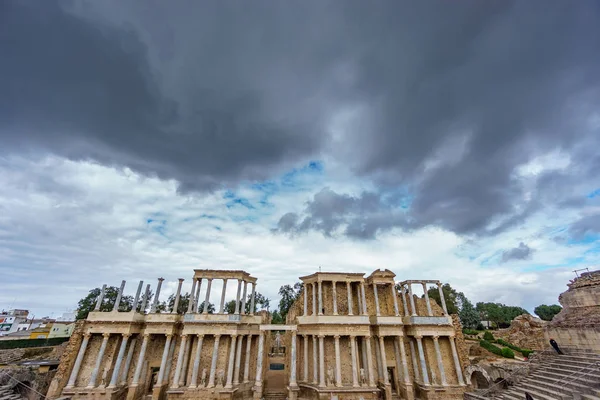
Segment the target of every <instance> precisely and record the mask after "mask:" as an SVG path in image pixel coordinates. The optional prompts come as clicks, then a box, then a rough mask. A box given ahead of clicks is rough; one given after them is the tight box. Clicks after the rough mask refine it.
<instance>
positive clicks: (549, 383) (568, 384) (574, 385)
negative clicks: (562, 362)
mask: <svg viewBox="0 0 600 400" xmlns="http://www.w3.org/2000/svg"><path fill="white" fill-rule="evenodd" d="M523 382H530V383H533V384H534V385H538V386H541V387H544V388H547V389H548V390H550V391H551V392H553V393H571V392H572V391H573V390H575V391H576V392H578V393H593V389H592V388H591V387H590V385H589V383H584V382H574V381H573V380H568V381H564V382H559V381H556V380H554V379H552V380H546V379H544V376H542V377H538V376H533V377H531V378H528V379H526V380H524V381H523Z"/></svg>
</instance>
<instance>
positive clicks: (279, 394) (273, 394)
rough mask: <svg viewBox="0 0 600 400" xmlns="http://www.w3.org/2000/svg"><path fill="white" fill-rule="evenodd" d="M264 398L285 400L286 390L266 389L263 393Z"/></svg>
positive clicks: (266, 399) (267, 399)
mask: <svg viewBox="0 0 600 400" xmlns="http://www.w3.org/2000/svg"><path fill="white" fill-rule="evenodd" d="M263 397H264V399H265V400H285V399H287V397H288V392H287V390H278V391H268V392H265V393H264V396H263Z"/></svg>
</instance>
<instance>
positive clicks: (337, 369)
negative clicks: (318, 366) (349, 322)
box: [333, 335, 342, 387]
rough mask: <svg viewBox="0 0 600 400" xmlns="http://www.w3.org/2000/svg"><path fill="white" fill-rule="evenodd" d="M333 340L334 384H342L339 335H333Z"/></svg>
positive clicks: (338, 385)
mask: <svg viewBox="0 0 600 400" xmlns="http://www.w3.org/2000/svg"><path fill="white" fill-rule="evenodd" d="M333 339H334V340H335V386H337V387H340V386H342V361H341V359H340V335H335V336H334V337H333Z"/></svg>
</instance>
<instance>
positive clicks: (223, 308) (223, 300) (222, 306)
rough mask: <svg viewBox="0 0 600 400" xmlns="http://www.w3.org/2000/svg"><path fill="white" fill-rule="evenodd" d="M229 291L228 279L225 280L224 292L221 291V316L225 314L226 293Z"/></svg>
mask: <svg viewBox="0 0 600 400" xmlns="http://www.w3.org/2000/svg"><path fill="white" fill-rule="evenodd" d="M226 291H227V278H225V279H223V290H221V305H220V306H219V314H223V313H224V312H225V292H226Z"/></svg>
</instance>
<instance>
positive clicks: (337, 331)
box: [50, 270, 464, 400]
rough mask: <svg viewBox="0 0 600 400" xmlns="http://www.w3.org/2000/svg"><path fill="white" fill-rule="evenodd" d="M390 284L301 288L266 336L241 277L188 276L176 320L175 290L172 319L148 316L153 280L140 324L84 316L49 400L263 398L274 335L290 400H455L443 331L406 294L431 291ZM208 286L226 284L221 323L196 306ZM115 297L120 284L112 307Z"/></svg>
mask: <svg viewBox="0 0 600 400" xmlns="http://www.w3.org/2000/svg"><path fill="white" fill-rule="evenodd" d="M394 278H395V275H394V273H393V272H391V271H389V270H376V271H375V272H373V273H372V274H371V275H370V276H368V277H367V278H365V277H364V274H362V273H337V272H319V273H315V274H312V275H308V276H305V277H302V278H300V279H301V280H302V281H303V283H304V289H303V291H302V293H301V295H300V298H299V299H298V300H297V302H296V303H295V304H294V305H293V306H292V309H290V312H289V313H288V324H287V325H271V324H269V323H268V322H269V320H268V318H269V316H268V314H267V313H266V312H264V311H263V312H258V313H255V311H254V295H255V289H256V282H257V279H256V278H254V277H252V276H251V275H250V274H248V273H246V272H244V271H218V270H194V275H193V278H192V279H193V281H192V291H191V298H190V302H189V307H188V308H187V311H186V313H184V314H183V315H182V314H177V309H178V303H179V300H180V295H181V287H182V283H183V279H179V285H178V288H177V292H176V296H175V302H174V303H175V304H174V305H173V307H172V309H171V310H170V312H162V313H159V312H157V305H158V301H159V296H160V289H161V286H162V283H163V281H164V279H163V278H160V279H159V280H158V285H157V288H156V295H155V298H154V301H153V304H152V305H151V311H150V313H148V314H144V313H141V312H136V311H131V312H119V311H117V310H118V304H117V305H115V308H114V309H113V311H111V312H99V311H94V312H91V313H90V315H89V317H88V319H87V320H86V321H85V322H84V324H83V327H82V330H81V331H80V332H81V334H78V335H74V339H73V340H77V341H78V343H80V345H79V346H78V347H77V348H76V354H74V353H73V354H72V358H70V359H69V360H68V361H67V362H66V364H67V365H72V367H71V369H70V370H68V371H66V372H68V379H66V378H64V379H63V380H62V381H60V379H59V378H57V379H59V381H60V382H63V383H62V384H59V383H56V384H55V385H54V387H55V391H54V393H55V394H56V395H60V394H62V395H65V396H70V397H72V398H73V399H83V398H107V399H108V398H110V399H116V398H127V399H128V400H137V399H145V398H146V396H149V395H151V396H152V398H153V399H156V400H161V399H182V400H183V399H192V398H202V399H207V400H208V399H213V398H216V397H219V398H221V399H223V400H225V399H229V400H234V399H235V400H238V399H246V398H254V399H255V400H258V399H261V398H262V397H263V393H264V387H265V382H264V377H265V374H266V368H267V357H268V354H267V353H268V351H267V350H266V348H267V346H268V345H269V343H270V342H269V336H267V335H270V332H271V331H273V330H276V331H282V332H285V336H286V343H287V345H286V346H289V351H286V353H285V357H286V365H287V367H286V370H287V377H288V379H287V381H286V385H287V390H288V392H289V395H288V398H289V399H290V400H295V399H296V398H298V397H302V398H306V399H309V398H311V399H317V398H323V397H327V398H329V396H331V395H338V396H340V395H341V396H343V397H344V398H345V399H346V398H347V399H349V400H358V399H359V398H361V397H362V398H363V399H371V400H375V399H377V398H378V396H379V395H378V394H379V393H383V394H384V397H385V399H387V400H391V398H392V396H393V391H395V392H397V395H398V396H400V398H406V399H413V398H415V396H416V397H419V398H422V399H433V398H439V396H440V394H442V393H443V394H445V395H446V398H456V399H458V398H460V397H461V394H462V392H464V380H463V375H462V370H461V367H460V360H459V358H458V355H457V352H456V345H455V337H456V335H455V331H454V329H455V328H454V326H453V325H452V319H451V318H450V317H449V316H448V315H447V312H446V311H445V310H441V309H440V308H439V307H438V306H437V305H436V304H435V302H433V303H432V302H430V300H429V299H428V297H427V296H425V298H424V299H419V298H416V296H412V291H411V285H412V284H420V285H423V287H424V288H426V285H429V284H436V285H438V287H441V284H440V283H439V282H438V281H404V282H401V283H400V284H399V285H398V286H397V283H396V282H395V280H394ZM215 279H222V280H223V283H224V284H223V289H222V292H221V304H220V307H219V312H217V313H214V314H210V313H208V311H207V307H204V308H201V307H200V305H201V304H202V301H204V304H205V305H206V304H208V299H209V298H210V291H211V289H212V281H213V280H215ZM232 280H233V281H234V282H237V290H236V309H235V312H234V313H233V314H227V313H224V303H225V288H226V286H227V282H228V281H232ZM248 285H252V286H251V287H248ZM149 286H150V285H148V286H146V295H145V296H143V297H141V296H140V294H141V292H142V289H143V282H140V284H139V286H138V290H137V294H136V296H135V300H134V304H135V306H136V307H134V310H136V309H137V303H138V301H139V300H140V299H142V301H145V300H143V299H146V298H148V293H149V291H150V287H149ZM124 287H125V281H123V283H122V284H121V288H120V290H119V294H118V299H120V298H121V297H122V293H123V289H124ZM398 287H399V288H400V289H401V290H400V291H398V290H397V288H398ZM202 289H204V290H205V295H204V296H202V295H201V294H202V293H201V290H202ZM248 293H251V294H250V300H249V301H250V302H251V304H250V307H249V312H248V313H246V307H245V302H246V299H247V298H248V296H247V294H248ZM425 293H427V292H425ZM409 294H410V295H411V296H410V297H408V296H409ZM103 295H104V289H103V291H102V294H101V296H100V297H101V298H102V297H103ZM442 298H443V295H442ZM101 301H102V300H101V299H100V301H99V302H98V304H97V307H96V309H97V310H99V307H100V304H101ZM423 301H425V302H426V307H425V306H424V305H423ZM141 309H142V310H145V309H146V305H145V304H142V307H141ZM419 309H420V310H421V312H419ZM424 309H426V310H427V312H423V310H424ZM434 311H435V312H434ZM421 314H425V315H421ZM265 341H267V343H265ZM57 382H58V381H57ZM61 386H63V387H61ZM50 394H51V395H52V393H50ZM436 396H437V397H436ZM51 397H52V396H51Z"/></svg>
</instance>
